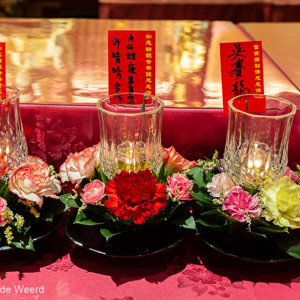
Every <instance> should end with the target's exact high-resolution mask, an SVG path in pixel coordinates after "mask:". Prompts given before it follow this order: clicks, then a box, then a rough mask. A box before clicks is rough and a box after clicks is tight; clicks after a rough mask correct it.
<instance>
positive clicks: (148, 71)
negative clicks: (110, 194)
mask: <svg viewBox="0 0 300 300" xmlns="http://www.w3.org/2000/svg"><path fill="white" fill-rule="evenodd" d="M108 83H109V94H110V95H112V94H120V93H146V94H151V95H155V31H144V30H139V31H130V30H110V31H108ZM116 102H117V103H137V100H136V99H134V96H130V95H129V96H128V97H127V98H126V99H123V97H122V96H121V95H120V97H118V98H117V100H116Z"/></svg>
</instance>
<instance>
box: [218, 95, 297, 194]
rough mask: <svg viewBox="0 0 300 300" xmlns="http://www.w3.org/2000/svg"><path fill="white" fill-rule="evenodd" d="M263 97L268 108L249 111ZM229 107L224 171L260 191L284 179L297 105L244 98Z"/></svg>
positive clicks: (275, 99) (282, 101) (270, 99)
mask: <svg viewBox="0 0 300 300" xmlns="http://www.w3.org/2000/svg"><path fill="white" fill-rule="evenodd" d="M262 97H263V98H264V99H263V100H265V103H266V109H265V110H263V111H262V112H251V113H249V112H247V109H246V108H247V107H252V106H253V103H254V102H255V101H257V100H258V99H260V100H262ZM242 103H243V104H244V105H241V104H242ZM241 106H242V107H244V108H245V109H241ZM228 108H229V114H228V130H227V138H226V146H225V152H224V168H225V171H226V172H227V173H228V175H229V176H230V177H231V178H232V180H233V181H234V182H235V184H238V185H241V186H243V187H245V188H248V189H259V188H261V187H262V186H263V185H265V184H267V183H269V182H271V181H274V180H277V179H279V178H280V177H282V176H283V175H284V173H285V170H286V167H287V163H288V144H289V136H290V130H291V126H292V122H293V118H294V115H295V113H296V106H295V105H294V104H292V103H291V102H289V101H287V100H285V99H282V98H278V97H272V96H266V95H240V96H237V97H235V98H233V99H231V100H230V101H229V102H228Z"/></svg>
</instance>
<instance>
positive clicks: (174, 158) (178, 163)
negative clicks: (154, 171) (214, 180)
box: [162, 146, 197, 174]
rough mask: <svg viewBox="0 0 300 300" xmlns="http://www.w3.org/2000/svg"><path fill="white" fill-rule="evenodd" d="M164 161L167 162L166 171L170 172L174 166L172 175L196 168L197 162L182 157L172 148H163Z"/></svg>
mask: <svg viewBox="0 0 300 300" xmlns="http://www.w3.org/2000/svg"><path fill="white" fill-rule="evenodd" d="M162 161H163V162H166V164H165V170H166V171H168V170H169V169H170V168H171V167H173V166H174V168H173V170H172V172H171V174H173V173H180V172H182V171H184V170H188V169H191V168H194V167H195V165H196V163H197V162H196V161H195V160H193V161H190V160H188V159H185V158H184V157H183V156H181V155H180V154H179V153H178V152H177V151H176V149H175V148H174V147H173V146H172V147H170V148H164V147H162Z"/></svg>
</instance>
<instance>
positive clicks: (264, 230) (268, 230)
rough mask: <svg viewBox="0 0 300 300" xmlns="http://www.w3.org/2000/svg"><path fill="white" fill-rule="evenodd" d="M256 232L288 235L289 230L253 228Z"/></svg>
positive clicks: (281, 228)
mask: <svg viewBox="0 0 300 300" xmlns="http://www.w3.org/2000/svg"><path fill="white" fill-rule="evenodd" d="M252 231H254V232H258V233H283V232H286V233H288V232H289V231H288V228H287V227H279V226H278V227H257V226H255V227H254V228H253V230H252Z"/></svg>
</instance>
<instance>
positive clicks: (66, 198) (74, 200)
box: [59, 194, 82, 208]
mask: <svg viewBox="0 0 300 300" xmlns="http://www.w3.org/2000/svg"><path fill="white" fill-rule="evenodd" d="M59 200H60V201H61V202H62V203H63V204H64V205H65V206H66V207H73V208H79V207H80V206H81V204H82V203H81V201H80V198H79V197H78V196H77V195H76V194H75V195H72V194H62V195H60V196H59Z"/></svg>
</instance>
